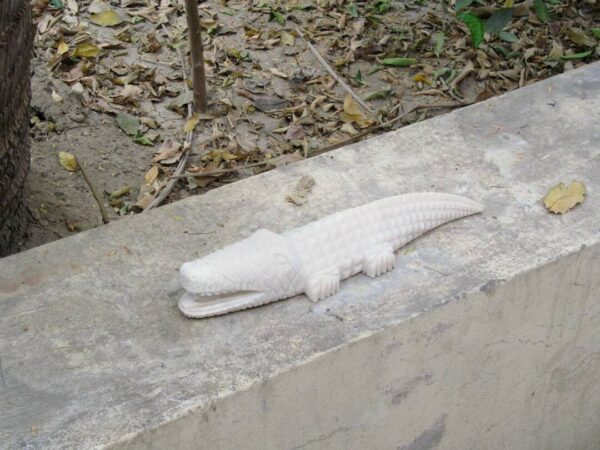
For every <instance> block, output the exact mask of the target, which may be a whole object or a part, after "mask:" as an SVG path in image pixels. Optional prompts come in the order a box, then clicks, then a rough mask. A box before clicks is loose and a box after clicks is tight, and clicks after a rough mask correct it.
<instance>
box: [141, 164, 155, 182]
mask: <svg viewBox="0 0 600 450" xmlns="http://www.w3.org/2000/svg"><path fill="white" fill-rule="evenodd" d="M157 178H158V166H156V165H154V166H152V167H151V168H150V169H149V170H148V172H146V175H144V181H145V182H146V184H147V185H149V186H151V185H152V183H154V181H156V179H157Z"/></svg>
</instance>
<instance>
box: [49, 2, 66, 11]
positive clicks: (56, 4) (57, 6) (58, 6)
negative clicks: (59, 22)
mask: <svg viewBox="0 0 600 450" xmlns="http://www.w3.org/2000/svg"><path fill="white" fill-rule="evenodd" d="M50 6H52V7H53V8H54V9H63V8H64V7H65V5H64V3H63V1H62V0H50Z"/></svg>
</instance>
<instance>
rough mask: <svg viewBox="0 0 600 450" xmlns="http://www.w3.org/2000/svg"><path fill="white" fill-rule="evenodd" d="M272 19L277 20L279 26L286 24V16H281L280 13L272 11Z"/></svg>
mask: <svg viewBox="0 0 600 450" xmlns="http://www.w3.org/2000/svg"><path fill="white" fill-rule="evenodd" d="M270 19H275V20H276V21H277V23H278V24H279V25H284V24H285V16H284V15H283V14H281V13H280V12H279V11H275V10H273V9H272V10H271V17H270Z"/></svg>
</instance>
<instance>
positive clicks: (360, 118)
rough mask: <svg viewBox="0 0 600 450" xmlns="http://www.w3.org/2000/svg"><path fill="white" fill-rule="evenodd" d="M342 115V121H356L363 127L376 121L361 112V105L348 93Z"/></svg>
mask: <svg viewBox="0 0 600 450" xmlns="http://www.w3.org/2000/svg"><path fill="white" fill-rule="evenodd" d="M340 117H341V118H342V121H344V122H346V123H352V122H354V123H355V124H357V125H358V126H359V127H361V128H366V127H368V126H369V125H372V124H373V123H374V122H373V121H372V120H371V119H369V118H368V117H367V116H365V115H364V114H363V113H362V112H361V110H360V106H359V105H358V103H356V102H355V101H354V99H353V98H352V96H351V95H350V94H346V97H344V111H342V114H341V116H340Z"/></svg>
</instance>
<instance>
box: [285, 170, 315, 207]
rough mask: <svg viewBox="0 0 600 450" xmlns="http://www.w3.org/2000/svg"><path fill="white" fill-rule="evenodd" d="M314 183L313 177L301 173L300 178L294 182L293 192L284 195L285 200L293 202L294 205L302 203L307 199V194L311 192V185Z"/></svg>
mask: <svg viewBox="0 0 600 450" xmlns="http://www.w3.org/2000/svg"><path fill="white" fill-rule="evenodd" d="M314 185H315V179H314V178H313V177H311V176H310V175H303V176H302V178H300V180H299V181H298V184H296V187H295V188H294V192H293V193H291V194H288V195H287V196H286V197H285V200H286V201H287V202H290V203H293V204H294V205H298V206H300V205H303V204H304V203H306V201H307V200H308V199H307V197H308V194H310V193H311V191H312V188H313V186H314Z"/></svg>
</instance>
